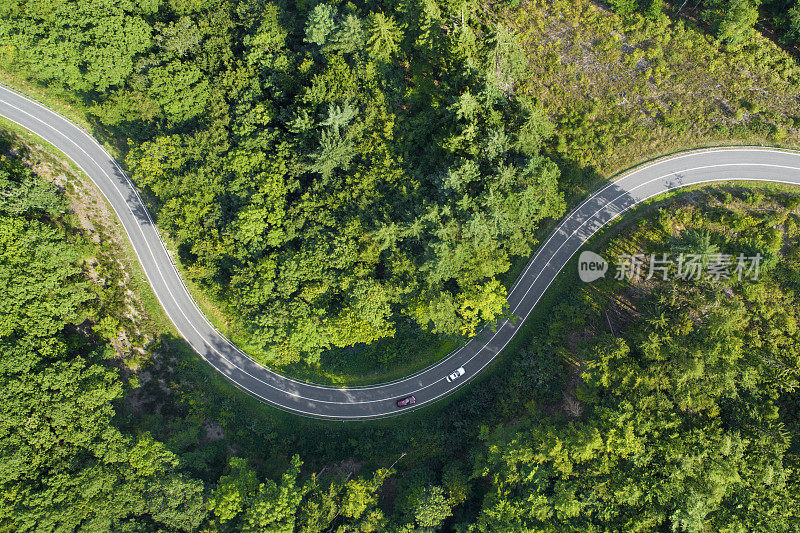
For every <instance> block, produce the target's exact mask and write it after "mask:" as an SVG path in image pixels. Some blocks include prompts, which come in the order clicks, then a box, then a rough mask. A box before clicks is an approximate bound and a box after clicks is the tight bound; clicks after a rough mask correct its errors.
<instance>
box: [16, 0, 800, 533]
mask: <svg viewBox="0 0 800 533" xmlns="http://www.w3.org/2000/svg"><path fill="white" fill-rule="evenodd" d="M614 5H615V6H616V8H617V9H618V10H620V11H622V12H623V13H625V16H624V17H617V16H615V15H613V14H608V13H604V12H601V11H600V10H598V9H596V8H595V7H593V6H591V5H589V3H588V2H581V1H576V2H562V1H558V0H556V1H553V2H534V3H532V4H529V5H526V6H524V8H521V9H520V10H518V11H515V12H512V13H510V14H508V15H509V16H508V18H507V19H505V20H506V22H507V23H508V25H509V26H515V31H516V30H519V35H518V36H517V37H521V38H522V39H523V40H524V41H525V42H526V44H527V45H528V48H527V49H526V52H527V53H528V58H529V59H531V60H530V61H527V62H526V60H525V59H526V57H525V55H524V53H523V50H522V49H521V48H519V47H518V46H517V45H516V41H515V38H516V37H512V36H511V35H510V33H509V31H507V30H506V29H505V28H504V27H503V26H502V25H498V24H497V23H496V22H495V21H494V16H495V14H494V13H492V12H490V11H488V10H484V9H483V8H478V7H476V6H474V5H472V4H468V3H460V2H448V3H445V2H433V1H420V2H414V1H408V2H401V3H399V4H398V5H388V4H385V5H384V4H367V5H361V4H359V5H354V4H350V3H348V4H334V3H331V4H327V3H326V4H319V5H314V4H313V3H306V2H301V3H298V4H267V3H262V2H257V1H252V2H248V1H245V2H227V3H226V2H218V1H215V0H210V1H202V0H201V1H193V2H184V1H181V0H170V1H167V2H161V1H159V0H152V1H147V2H139V3H134V2H128V1H124V0H123V1H100V0H98V1H92V2H72V1H49V2H31V1H12V2H4V3H2V4H0V57H3V58H5V59H7V60H8V61H9V64H13V65H14V67H18V68H20V69H22V71H23V72H25V73H26V75H29V76H30V77H31V78H33V79H37V80H39V81H42V82H45V83H50V84H55V83H62V84H64V85H65V86H66V87H67V88H68V89H69V90H71V91H73V92H74V93H75V94H77V95H79V96H80V97H81V98H83V99H84V101H85V102H86V103H87V105H89V106H90V109H91V112H92V114H93V118H94V119H97V123H96V126H97V127H98V131H99V132H103V131H105V132H107V133H109V134H110V137H109V138H110V139H112V141H113V140H117V141H118V140H119V139H122V138H130V139H131V142H130V145H129V146H128V147H127V148H129V152H128V157H127V164H128V166H129V168H130V169H131V170H132V173H133V175H134V177H135V179H136V180H137V182H138V183H139V184H140V185H141V186H142V187H144V188H145V189H146V190H147V192H148V194H149V196H150V198H151V200H152V201H153V203H154V206H155V207H156V208H157V210H158V214H159V224H161V226H162V227H163V228H164V229H166V230H167V231H169V232H170V233H171V234H172V235H173V236H174V237H175V238H176V240H177V244H178V250H179V253H180V255H181V258H182V261H183V264H184V265H185V267H186V269H187V271H188V272H189V275H190V276H192V278H193V279H195V280H197V281H199V282H200V283H201V284H202V285H203V286H204V287H205V288H207V289H209V290H210V291H213V292H214V294H215V295H217V296H218V297H219V298H220V300H221V301H223V302H226V303H225V305H226V306H227V307H226V311H227V312H228V314H230V315H240V316H241V319H242V322H243V323H245V324H250V325H252V331H251V332H250V333H251V334H252V339H253V342H252V345H251V346H250V348H251V349H253V350H255V351H259V352H260V353H262V355H263V356H264V357H265V358H266V359H267V360H269V361H272V362H275V363H285V362H289V361H296V360H298V359H300V360H304V361H314V360H315V359H316V358H317V357H318V355H319V353H320V351H321V350H322V349H323V348H325V347H328V346H334V347H337V349H336V350H333V352H335V353H338V354H340V355H341V357H342V359H346V358H347V357H348V355H349V354H351V353H352V352H351V351H350V350H351V349H350V348H348V346H350V345H352V344H355V343H363V342H370V341H374V340H377V339H381V338H384V339H386V338H387V337H389V336H391V335H392V334H396V336H397V337H398V338H397V339H391V342H392V344H390V345H389V346H390V347H391V348H392V349H394V350H396V351H398V352H400V351H405V352H416V351H417V350H418V347H419V345H420V344H422V343H427V342H428V340H429V339H434V337H433V335H436V334H438V333H443V334H451V335H469V334H471V333H473V332H474V329H475V327H476V326H477V325H479V324H480V323H481V322H483V321H485V320H490V319H491V318H492V317H494V316H496V315H497V314H498V313H501V312H503V296H504V292H503V288H502V285H500V284H499V282H498V281H497V280H498V279H499V277H500V275H501V274H502V273H503V272H505V271H506V270H508V269H509V265H510V264H511V261H512V259H513V257H515V256H517V255H525V254H527V253H528V251H529V249H530V246H531V244H532V233H533V231H534V229H535V228H536V226H537V223H538V222H539V221H540V220H541V219H542V218H544V217H547V216H553V215H556V214H558V213H559V212H561V211H562V209H563V206H562V201H561V200H560V198H559V195H558V194H557V187H556V181H557V177H558V172H557V170H556V168H555V166H554V165H553V163H552V162H551V161H550V160H549V159H548V158H547V157H544V156H543V155H542V154H551V155H552V157H556V158H558V159H559V162H560V163H561V164H563V165H565V166H566V165H571V166H573V167H575V168H578V169H579V170H580V171H581V172H584V171H585V170H586V169H585V167H591V166H596V167H598V168H605V169H608V168H613V167H614V165H620V164H624V161H627V160H628V159H631V158H633V156H631V153H630V150H628V151H626V149H627V148H629V147H631V146H634V147H636V148H637V149H642V147H645V148H646V147H648V146H649V145H653V144H655V145H657V146H663V145H662V144H658V142H661V141H660V140H663V139H676V138H683V137H684V136H689V137H691V139H696V138H705V137H703V135H704V132H708V131H712V130H713V131H715V132H718V133H719V134H720V135H722V136H734V137H736V138H739V137H737V136H740V134H741V138H747V137H746V136H745V135H744V133H746V132H753V133H757V134H764V136H765V138H767V137H768V138H770V139H772V140H775V141H779V140H781V139H783V138H784V137H785V136H786V135H787V134H788V135H796V134H797V128H796V126H797V123H796V121H795V119H796V118H797V116H798V113H800V112H798V106H797V101H796V98H795V97H794V92H793V91H794V90H795V88H797V87H798V84H799V83H800V70H799V69H798V68H797V65H796V63H795V62H794V61H792V60H791V58H789V57H788V56H786V55H785V54H782V53H781V52H780V51H778V50H777V49H775V48H774V47H768V46H766V45H764V43H763V41H760V40H759V36H758V35H757V34H756V33H755V32H754V31H753V30H752V28H753V25H754V24H756V23H757V22H756V21H757V16H758V12H757V10H754V7H753V6H756V4H755V3H749V2H747V1H744V2H728V1H724V2H704V3H700V4H695V5H691V4H687V7H688V8H692V9H695V8H697V7H699V8H700V10H699V11H693V12H694V13H696V14H699V15H702V16H701V19H702V23H703V24H707V25H708V28H709V30H710V31H711V32H713V33H714V35H715V37H714V38H713V39H711V38H709V39H706V37H705V36H704V35H703V34H702V33H701V32H699V31H697V30H696V29H694V28H692V27H690V26H687V25H685V24H684V23H683V22H681V21H677V22H676V21H674V20H671V19H668V18H666V17H665V16H663V15H662V7H663V5H662V3H660V2H657V1H649V2H627V3H625V2H614ZM779 5H783V4H779V3H778V2H771V3H765V4H764V6H762V21H763V20H764V18H763V17H764V13H772V14H776V15H777V16H776V18H775V20H776V26H778V27H779V28H782V29H781V31H785V32H786V34H785V36H786V39H789V36H790V35H791V32H790V31H789V30H788V29H787V26H785V24H788V23H790V21H791V20H792V19H791V18H786V17H785V16H784V15H787V16H789V17H791V16H793V15H792V11H791V9H783V10H781V9H782V8H780V7H774V6H779ZM786 6H787V7H788V4H787V5H786ZM672 7H680V6H679V5H676V6H672ZM756 7H757V6H756ZM637 12H641V13H643V14H644V16H643V17H640V16H639V15H638V14H637ZM787 21H789V22H787ZM564 35H566V36H567V37H564ZM558 36H560V37H558ZM60 37H61V38H60ZM63 37H69V38H63ZM787 42H789V41H788V40H787ZM521 95H524V96H521ZM545 112H546V113H547V114H548V115H550V116H551V117H552V118H553V119H554V122H555V124H556V129H555V130H554V129H553V126H551V125H550V124H549V122H548V120H547V119H546V118H545ZM745 130H746V131H745ZM553 134H555V135H553ZM648 155H652V154H648ZM621 162H622V163H621ZM604 165H606V166H604ZM586 176H590V173H589V172H586V175H585V176H584V175H582V176H581V179H582V180H587V179H590V178H587V177H586ZM571 177H572V176H571ZM569 183H570V185H577V184H578V180H574V181H570V182H569ZM580 183H581V184H583V183H585V181H581V182H580ZM569 192H570V193H571V194H575V193H576V192H577V191H576V190H569ZM797 205H798V202H797V200H796V199H793V198H792V197H790V196H788V195H783V194H777V193H770V192H764V191H761V192H758V191H757V192H754V193H752V192H746V191H743V190H740V189H730V190H715V191H714V192H713V193H711V194H700V195H695V196H694V197H693V198H692V202H691V203H684V202H680V201H678V202H674V203H670V204H668V205H667V206H666V207H665V208H664V209H663V210H661V211H659V213H658V216H657V217H656V218H654V219H652V220H649V221H648V222H646V223H643V224H642V225H640V226H639V227H638V228H637V229H636V230H634V231H632V232H631V233H630V234H627V235H624V236H622V237H617V238H614V239H613V240H612V241H611V242H610V244H608V245H607V246H606V247H605V254H606V255H607V257H609V256H614V255H616V254H621V253H636V252H659V253H660V252H665V251H678V250H684V251H685V250H693V251H696V252H698V253H703V254H706V255H708V254H713V253H717V252H729V253H737V252H739V251H744V252H747V253H756V252H758V253H761V254H762V256H763V257H764V258H765V261H764V271H763V276H762V279H761V280H760V281H758V282H748V283H736V282H735V281H723V282H707V281H703V282H700V283H698V282H691V281H681V282H675V283H672V282H656V281H654V280H650V281H647V282H644V281H642V280H637V281H636V282H634V283H627V282H615V281H612V280H608V281H605V282H596V283H594V284H592V285H578V284H577V283H571V282H570V281H564V280H565V276H564V275H562V276H561V279H560V281H559V282H557V284H556V286H555V287H554V289H555V291H556V292H555V293H553V294H550V295H548V296H547V297H545V299H544V300H543V301H542V303H541V304H540V306H539V308H537V310H535V312H534V315H533V317H532V320H531V323H529V325H528V326H529V328H528V330H526V333H525V334H527V335H533V338H532V339H531V338H530V337H527V338H526V337H524V334H521V335H520V336H519V337H518V338H517V339H516V340H515V344H512V345H511V346H510V348H509V354H510V357H508V358H507V359H506V360H505V361H501V362H500V363H501V364H499V365H498V366H497V367H496V368H495V369H494V372H493V373H492V375H491V376H487V377H486V378H485V379H482V380H479V381H478V382H477V383H474V384H471V385H470V387H469V388H468V389H467V390H466V391H465V392H463V393H460V394H457V395H456V398H455V399H454V401H453V403H452V404H450V405H441V406H437V407H436V408H435V409H434V410H431V409H428V410H426V411H423V412H422V413H415V414H414V415H413V418H405V419H403V420H400V421H399V422H398V421H386V422H384V421H382V422H376V423H374V424H363V425H341V424H332V423H331V424H325V423H320V422H316V421H308V420H299V419H296V418H294V417H286V418H284V417H283V415H280V414H278V413H273V412H271V411H270V410H267V409H264V408H263V406H261V405H258V404H256V403H255V401H251V400H250V399H248V398H246V397H244V395H241V394H239V393H238V391H236V390H235V389H233V388H232V387H231V386H230V385H229V384H227V383H226V382H224V380H222V378H219V377H217V376H215V375H214V374H213V372H212V371H211V370H209V369H207V368H205V367H204V366H203V363H202V362H201V361H198V360H197V358H196V357H195V356H194V355H193V354H191V353H189V354H185V353H183V352H181V349H182V344H181V343H180V342H179V341H177V340H175V339H170V338H169V336H167V335H165V336H163V337H162V338H161V339H160V342H156V343H154V345H153V346H151V350H152V351H151V352H148V355H149V356H151V359H150V360H149V361H146V362H145V363H144V365H143V366H142V368H141V369H139V371H138V373H137V375H136V377H134V378H132V379H123V378H122V377H121V376H130V375H131V368H126V363H132V362H133V361H131V360H124V361H121V360H120V357H119V354H118V353H116V354H115V353H114V348H113V347H115V345H114V342H113V340H114V338H115V336H116V334H117V333H118V331H119V328H120V327H122V326H124V325H125V324H128V322H130V319H129V318H128V317H124V316H122V314H123V309H122V308H121V307H120V305H119V303H118V301H119V300H120V296H119V294H118V293H119V292H120V291H122V290H123V289H121V288H120V284H119V281H121V280H122V279H123V278H121V277H119V276H118V275H117V274H115V273H114V272H113V268H111V267H110V266H109V265H105V264H103V265H101V266H100V267H91V268H95V269H96V268H102V270H103V276H104V277H107V278H108V279H107V280H106V281H105V282H100V283H98V282H93V281H90V280H91V279H92V275H91V272H90V270H91V268H90V267H89V264H90V261H88V260H87V259H86V258H87V257H89V256H92V255H95V256H98V255H99V251H98V250H97V246H95V245H93V244H92V243H91V242H90V241H89V240H88V239H85V238H83V237H82V235H81V232H80V231H78V230H76V229H75V228H74V227H72V226H70V223H69V222H68V221H67V218H68V217H64V216H63V213H64V211H67V210H68V207H67V205H66V204H65V202H64V200H63V198H62V197H61V195H60V194H59V192H58V191H57V190H56V189H55V188H54V187H52V186H50V185H48V184H47V183H45V182H44V181H43V180H41V179H39V178H38V177H37V176H36V175H34V174H33V173H31V172H30V171H29V170H27V169H26V168H25V167H24V166H23V165H22V164H20V163H19V161H18V160H17V158H15V157H13V156H4V158H3V159H2V161H0V257H1V258H2V259H0V280H2V284H3V289H4V294H3V295H0V309H2V311H0V343H2V347H3V353H4V357H3V363H2V365H0V379H2V386H3V387H2V395H3V400H4V402H3V404H4V406H3V418H2V422H1V423H0V431H2V437H0V472H2V477H1V478H0V484H2V489H3V495H2V497H1V498H0V524H1V525H0V529H3V530H15V531H16V530H19V531H25V530H43V531H47V530H71V529H87V530H97V531H106V530H115V531H151V530H152V531H155V530H167V531H169V530H203V531H231V532H232V531H285V532H290V531H298V532H300V531H302V532H322V531H341V532H347V531H361V532H369V531H388V532H411V531H435V530H446V531H450V530H453V531H464V532H466V531H519V530H528V531H667V530H671V531H763V532H774V531H795V530H797V529H798V528H800V523H798V520H800V518H799V517H800V508H798V505H797V503H796V501H797V498H796V497H794V495H795V494H796V493H797V491H798V488H800V487H798V485H799V484H800V472H799V471H798V467H800V462H799V461H798V459H799V457H798V453H799V452H800V442H798V435H800V418H798V414H797V409H798V402H800V398H799V397H798V391H797V386H798V383H799V381H798V380H800V373H799V372H798V368H800V364H798V363H800V362H799V361H798V357H800V352H798V348H797V347H798V346H800V343H799V342H798V341H799V340H800V339H798V335H800V332H798V320H800V316H799V315H800V308H798V304H797V298H796V295H797V290H798V289H800V285H798V280H799V279H800V269H798V266H797V265H798V264H800V217H798V215H797V214H796V213H795V212H794V210H796V208H797ZM104 246H107V243H106V244H104ZM101 263H102V261H101ZM570 276H571V274H570V273H567V274H566V277H570ZM415 324H416V325H417V326H423V327H425V328H427V329H428V330H429V331H428V333H429V336H425V337H417V338H411V336H412V335H411V334H409V335H406V332H408V331H413V327H414V325H415ZM248 337H250V335H248ZM420 339H422V340H420ZM430 342H431V343H433V342H434V341H433V340H430ZM385 346H386V344H383V345H380V344H375V343H373V347H371V348H370V349H368V350H365V351H364V355H363V356H364V357H374V358H376V359H379V358H381V357H390V355H388V354H382V353H380V352H381V349H382V347H385ZM183 348H184V349H185V346H183ZM142 359H145V358H144V357H143V358H142ZM354 360H355V359H354ZM139 362H140V361H138V360H137V361H136V363H137V365H138V363H139ZM359 364H360V361H359ZM217 432H218V433H217Z"/></svg>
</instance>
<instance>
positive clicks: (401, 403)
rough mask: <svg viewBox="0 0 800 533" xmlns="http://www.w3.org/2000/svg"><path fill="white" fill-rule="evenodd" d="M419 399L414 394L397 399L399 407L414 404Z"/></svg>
mask: <svg viewBox="0 0 800 533" xmlns="http://www.w3.org/2000/svg"><path fill="white" fill-rule="evenodd" d="M416 401H417V399H416V398H414V397H413V396H409V397H408V398H403V399H402V400H397V407H406V406H407V405H414V403H416Z"/></svg>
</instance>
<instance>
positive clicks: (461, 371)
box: [447, 366, 464, 383]
mask: <svg viewBox="0 0 800 533" xmlns="http://www.w3.org/2000/svg"><path fill="white" fill-rule="evenodd" d="M463 375H464V367H463V366H460V367H458V368H457V369H456V370H455V371H454V372H453V373H452V374H450V375H448V376H447V382H448V383H452V382H454V381H455V380H457V379H458V378H460V377H461V376H463Z"/></svg>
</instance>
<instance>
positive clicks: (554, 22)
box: [506, 0, 800, 198]
mask: <svg viewBox="0 0 800 533" xmlns="http://www.w3.org/2000/svg"><path fill="white" fill-rule="evenodd" d="M506 20H507V24H509V25H510V26H511V27H512V28H513V29H514V31H515V32H516V33H517V35H518V37H519V39H520V40H521V42H522V43H524V50H525V58H526V73H525V76H524V79H523V80H522V81H520V82H519V83H518V85H517V90H518V91H521V92H524V93H527V94H530V95H533V96H535V97H536V98H537V99H538V100H539V101H540V102H541V103H542V104H543V105H544V108H545V109H546V111H547V112H548V113H549V114H550V116H551V117H552V119H553V120H554V121H555V122H556V124H557V127H556V131H557V138H556V142H555V143H554V145H553V151H554V154H556V155H557V157H558V158H559V159H560V160H561V162H562V168H564V169H565V175H566V177H567V178H568V180H567V182H566V183H565V185H566V186H567V187H569V190H568V193H569V195H570V197H572V198H577V197H580V196H582V195H583V194H586V193H587V192H588V191H589V190H591V189H592V188H593V187H594V186H595V185H596V184H597V182H598V180H601V179H604V178H608V177H610V176H612V175H614V174H616V173H617V172H619V171H620V170H623V169H625V168H628V167H630V166H632V165H635V164H637V163H639V162H641V161H644V160H647V159H649V158H652V157H653V156H654V155H659V154H667V153H672V152H676V151H681V150H684V149H689V148H695V147H701V146H717V145H731V144H769V145H779V146H787V147H796V146H799V145H800V130H799V129H798V127H800V101H799V100H798V94H800V67H798V65H797V62H796V61H795V59H794V58H793V57H791V56H790V55H788V54H787V53H786V52H784V51H783V50H781V49H780V48H779V47H777V46H776V45H775V44H774V43H773V42H771V41H769V40H768V39H766V38H765V37H763V36H761V35H757V36H756V37H755V38H754V39H753V41H752V42H751V44H749V45H748V46H747V47H745V48H744V49H742V50H741V51H739V52H737V53H728V52H723V51H721V50H720V49H719V48H718V47H717V46H716V44H715V42H714V39H713V38H712V37H711V36H709V35H707V34H706V33H704V32H703V31H702V29H700V28H697V27H694V26H692V25H691V23H688V22H686V21H684V20H674V19H671V18H669V17H667V16H663V17H661V18H659V19H657V20H649V19H645V18H643V17H640V16H635V17H632V18H628V19H624V18H622V17H620V16H618V15H615V14H613V13H611V12H609V11H607V10H605V9H603V8H602V7H599V6H597V5H596V4H594V3H592V2H590V1H589V0H575V1H565V0H553V1H548V0H532V1H530V2H524V3H523V4H522V5H521V6H519V8H517V9H514V10H513V11H510V12H508V13H507V17H506Z"/></svg>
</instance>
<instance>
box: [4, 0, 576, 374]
mask: <svg viewBox="0 0 800 533" xmlns="http://www.w3.org/2000/svg"><path fill="white" fill-rule="evenodd" d="M78 4H80V5H79V6H78ZM76 6H77V7H76ZM3 15H4V17H3V22H2V23H0V44H3V45H4V46H5V47H6V48H7V49H8V50H10V52H8V53H9V54H10V55H11V56H12V59H13V60H14V61H15V63H17V64H19V65H20V66H21V67H22V68H24V69H26V71H28V72H30V73H31V76H33V77H35V78H36V79H38V80H40V81H43V82H47V83H62V84H64V85H65V86H66V87H68V88H69V89H71V90H72V91H74V92H76V93H78V94H81V95H83V96H84V98H86V99H87V100H89V101H92V102H95V105H94V107H93V113H95V114H96V115H97V117H98V118H99V119H100V121H102V123H103V124H104V125H105V126H106V127H108V128H112V129H118V130H121V131H124V132H125V133H126V134H127V135H129V136H131V137H136V138H138V139H141V140H140V141H134V142H133V144H132V145H131V147H130V148H131V149H130V152H129V154H128V157H127V162H128V166H129V168H130V170H131V173H132V175H133V177H134V179H135V180H136V182H137V183H138V184H139V185H140V186H142V187H144V188H145V189H146V190H147V191H148V192H149V193H150V194H151V195H152V197H153V198H154V200H155V201H156V202H157V205H158V221H159V224H160V225H161V227H162V228H164V229H165V230H167V231H168V232H169V233H170V234H172V235H174V236H175V237H176V238H177V244H178V249H179V251H180V255H181V258H182V260H183V262H184V265H185V266H186V269H187V272H188V273H189V275H190V276H191V277H192V278H193V279H195V280H197V281H199V282H200V283H201V284H202V285H203V286H204V287H206V288H208V289H210V290H211V291H213V293H214V294H215V295H217V296H218V297H219V298H220V299H223V300H224V301H225V302H226V305H227V308H228V314H229V315H230V316H236V317H239V320H241V322H242V323H243V324H245V325H246V329H247V331H248V334H247V342H246V346H248V347H249V348H251V349H253V350H255V351H256V353H258V354H260V355H261V356H262V358H264V359H265V360H266V361H268V362H273V363H277V364H285V363H289V362H294V361H298V360H305V361H312V362H313V361H315V360H316V359H317V358H318V357H319V354H320V352H321V350H322V349H324V348H328V347H332V346H335V347H345V346H351V345H354V344H356V343H370V342H373V341H375V340H377V339H381V338H385V337H391V336H392V335H393V334H394V333H395V331H396V323H397V321H398V320H402V317H409V318H411V319H413V320H414V321H415V322H416V323H417V324H419V326H421V327H422V328H424V329H428V330H429V331H431V332H433V333H441V334H445V335H458V336H462V335H463V336H469V335H472V334H474V332H475V331H476V328H477V327H478V326H479V325H480V324H483V323H484V322H486V321H490V320H492V319H493V318H495V317H497V316H498V315H499V314H501V313H503V312H504V309H505V288H504V287H503V286H502V285H501V284H500V283H499V282H498V281H497V279H496V277H497V276H498V275H500V274H502V273H504V272H505V271H506V270H508V268H509V267H510V264H511V259H512V258H514V257H518V256H524V255H527V254H528V253H529V252H530V250H531V244H532V243H533V231H534V229H535V228H536V226H537V222H538V221H539V220H541V219H543V218H546V217H551V216H556V215H559V214H560V213H561V212H562V210H563V202H562V200H561V199H560V196H559V193H558V191H557V177H558V169H557V168H556V166H555V165H554V164H553V163H552V162H551V161H549V160H548V159H547V158H545V157H543V156H542V155H541V154H540V153H539V150H540V145H541V143H542V141H543V140H544V139H545V138H546V137H547V136H549V135H550V133H551V131H552V129H551V126H550V124H549V122H548V120H547V118H546V117H545V115H544V114H543V112H542V110H541V109H540V108H538V107H537V106H536V105H535V104H534V103H533V102H532V101H528V100H525V99H518V98H515V97H514V95H513V93H512V92H511V90H510V89H511V87H512V84H513V81H514V78H515V76H516V75H517V71H516V70H515V69H517V67H518V64H519V57H518V54H517V52H515V50H514V46H513V41H512V39H511V36H510V35H509V34H508V32H507V31H506V30H504V28H502V27H497V26H495V25H487V24H486V23H484V22H483V19H484V18H485V17H484V15H485V14H484V13H482V11H481V10H480V9H479V8H478V7H477V6H476V5H475V4H472V3H469V2H453V3H446V2H439V3H437V2H432V1H420V2H407V3H402V4H398V5H391V4H390V5H385V6H384V5H381V4H374V5H373V4H367V5H364V6H360V7H357V6H354V5H353V4H347V5H342V6H335V5H327V4H319V5H317V6H313V5H309V4H307V3H298V4H297V5H294V4H272V3H267V2H263V1H259V0H249V1H242V2H237V3H224V2H217V1H209V2H202V3H180V2H170V3H161V4H159V3H158V2H151V3H145V4H134V3H132V2H114V3H108V2H99V1H98V2H94V3H91V2H88V3H87V2H80V3H76V2H57V3H55V4H54V5H53V6H51V7H50V8H48V9H47V10H43V9H42V5H41V4H39V3H34V2H12V3H11V4H8V3H6V4H5V7H4V13H3ZM71 35H76V36H79V38H77V39H72V38H69V36H71ZM65 70H66V72H65ZM137 133H138V134H139V136H138V137H137ZM144 139H147V140H144Z"/></svg>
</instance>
